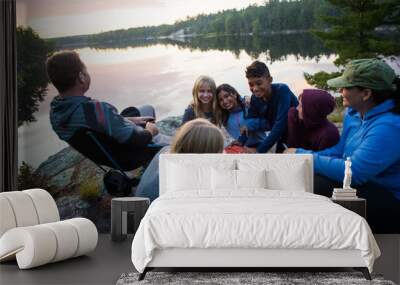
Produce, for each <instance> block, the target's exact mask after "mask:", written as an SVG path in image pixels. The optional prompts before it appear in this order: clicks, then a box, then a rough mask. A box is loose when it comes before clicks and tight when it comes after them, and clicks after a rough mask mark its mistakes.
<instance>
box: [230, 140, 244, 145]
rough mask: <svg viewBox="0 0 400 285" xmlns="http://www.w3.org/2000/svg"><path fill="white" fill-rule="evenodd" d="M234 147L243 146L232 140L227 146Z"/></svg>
mask: <svg viewBox="0 0 400 285" xmlns="http://www.w3.org/2000/svg"><path fill="white" fill-rule="evenodd" d="M234 145H237V146H243V144H242V143H241V142H240V141H237V140H234V141H232V142H231V143H230V144H229V146H234Z"/></svg>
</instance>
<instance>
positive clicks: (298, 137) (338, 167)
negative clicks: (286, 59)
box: [46, 51, 400, 233]
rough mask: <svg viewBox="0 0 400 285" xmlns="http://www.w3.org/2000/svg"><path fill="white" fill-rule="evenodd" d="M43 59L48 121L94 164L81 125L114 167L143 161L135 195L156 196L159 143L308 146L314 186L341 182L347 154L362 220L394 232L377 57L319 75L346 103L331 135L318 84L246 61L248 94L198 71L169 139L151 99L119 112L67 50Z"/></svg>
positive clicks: (399, 135) (385, 107) (399, 84)
mask: <svg viewBox="0 0 400 285" xmlns="http://www.w3.org/2000/svg"><path fill="white" fill-rule="evenodd" d="M46 67H47V72H48V75H49V78H50V80H51V82H52V83H53V85H54V86H55V87H56V88H57V90H58V91H59V93H60V94H59V95H58V96H56V97H55V98H54V99H53V101H52V103H51V110H50V121H51V124H52V127H53V129H54V131H55V132H56V133H57V135H58V136H59V137H60V139H62V140H65V141H67V142H68V143H70V144H71V145H72V146H74V147H75V148H76V149H77V150H78V151H80V152H82V153H83V154H84V155H86V156H88V157H89V158H90V159H92V160H93V161H95V162H97V163H99V164H105V165H109V166H111V167H113V166H114V165H110V163H109V162H108V160H107V157H106V158H103V159H100V158H99V157H96V154H95V153H94V152H91V150H92V149H94V147H93V145H92V146H90V144H89V145H87V146H84V147H82V144H80V142H84V141H85V135H82V134H83V133H82V130H85V131H87V130H90V131H91V132H94V133H95V134H97V135H98V136H99V137H100V138H101V137H102V136H103V137H105V139H104V140H103V141H102V144H103V146H104V147H105V148H106V149H107V150H108V151H109V152H110V156H111V157H112V158H113V159H114V160H116V161H117V162H118V164H119V165H121V168H122V169H123V170H132V169H134V168H137V167H138V166H141V165H145V166H146V170H145V172H144V174H143V175H142V178H141V181H140V183H139V185H138V187H137V189H136V193H135V195H137V196H144V197H149V198H150V199H151V200H153V199H155V198H157V197H158V186H159V185H158V159H159V155H160V153H164V152H171V153H222V152H224V151H225V152H228V153H229V152H231V153H232V152H233V153H236V152H237V153H267V152H277V153H281V152H285V153H310V154H312V155H313V157H314V173H315V179H314V193H316V194H321V195H325V196H328V197H330V196H331V195H332V189H333V188H334V187H341V182H342V181H343V177H344V169H345V160H346V159H347V158H348V157H350V158H351V161H352V172H353V180H352V187H354V188H356V189H357V190H358V196H360V197H362V198H366V199H367V202H368V203H367V205H368V206H367V217H368V221H369V223H370V225H371V228H372V230H373V231H374V232H378V233H399V232H400V220H399V219H398V218H396V217H400V148H399V147H398V146H397V142H398V141H400V79H399V78H398V77H397V76H396V74H395V72H394V71H393V69H392V68H391V67H390V66H388V65H387V64H386V63H385V62H383V61H382V60H379V59H360V60H354V61H351V62H350V63H349V64H348V65H347V66H346V69H345V70H344V72H343V74H342V76H340V77H338V78H335V79H331V80H329V81H328V82H327V83H328V85H330V86H332V87H334V88H338V89H339V90H340V92H341V94H342V97H343V105H344V106H345V107H348V108H347V110H346V113H345V117H344V122H343V131H342V135H341V136H340V135H339V131H338V129H337V128H336V126H335V125H334V124H332V123H331V122H329V121H328V119H327V116H328V115H329V114H330V113H331V112H332V111H333V109H334V107H335V100H334V98H333V97H332V96H331V95H330V94H329V93H328V92H326V91H324V90H319V89H305V90H303V92H302V93H301V94H300V95H299V96H298V97H296V96H295V95H294V94H293V92H292V91H291V90H290V89H289V87H288V86H287V85H285V84H280V83H272V77H271V75H270V72H269V70H268V68H267V66H266V65H265V64H264V63H262V62H260V61H255V62H253V63H252V64H251V65H249V66H248V67H247V69H246V78H247V81H248V85H249V88H250V91H251V97H242V96H241V95H240V94H239V93H238V92H237V91H236V90H235V88H234V87H232V86H231V85H229V84H222V85H219V86H218V87H217V86H216V84H215V82H214V80H213V79H212V78H210V77H208V76H201V77H199V78H198V79H197V80H196V82H195V84H194V87H193V92H192V95H193V99H192V102H191V103H190V104H189V106H188V107H187V109H186V110H185V112H184V115H183V120H182V126H181V127H180V128H179V129H178V130H177V132H176V134H175V136H174V138H173V139H172V142H170V141H169V140H168V139H166V138H165V137H163V136H162V135H161V134H158V129H157V127H156V125H155V119H156V116H155V111H154V108H152V107H151V106H144V107H141V108H135V107H129V108H127V109H125V110H124V111H123V112H122V113H121V114H119V113H118V112H117V109H116V108H115V107H114V106H112V105H111V104H108V103H105V102H99V101H96V100H93V99H91V98H89V97H87V96H85V93H86V92H87V91H88V89H89V86H90V75H89V73H88V71H87V69H86V66H85V64H84V63H83V62H82V61H81V59H80V58H79V55H78V54H77V53H76V52H74V51H62V52H58V53H55V54H54V55H52V56H51V57H50V58H49V59H48V60H47V63H46ZM224 132H225V135H224ZM227 134H228V135H227ZM227 136H229V137H231V139H230V140H229V141H228V142H227V140H226V137H227ZM107 138H108V139H107Z"/></svg>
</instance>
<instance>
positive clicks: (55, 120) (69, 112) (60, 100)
mask: <svg viewBox="0 0 400 285" xmlns="http://www.w3.org/2000/svg"><path fill="white" fill-rule="evenodd" d="M50 123H51V125H52V127H53V130H54V131H55V132H56V133H57V135H58V137H59V138H60V139H62V140H64V141H67V142H68V140H69V139H70V138H71V137H72V136H73V135H74V134H75V132H76V131H78V130H79V129H80V128H88V129H91V130H95V131H98V132H102V133H104V134H107V135H109V136H111V137H113V138H114V139H115V140H117V141H118V142H119V143H121V144H125V143H129V144H133V145H136V146H138V147H144V146H146V145H147V144H149V143H151V140H152V135H151V133H150V132H149V131H147V130H145V129H143V128H142V127H140V126H138V125H136V124H134V123H133V122H131V121H129V120H128V119H126V118H124V117H123V116H121V115H120V114H118V112H117V109H116V108H115V107H114V106H112V105H111V104H108V103H104V102H99V101H96V100H92V99H91V98H90V97H86V96H66V97H61V96H57V97H55V98H54V99H53V101H52V102H51V104H50Z"/></svg>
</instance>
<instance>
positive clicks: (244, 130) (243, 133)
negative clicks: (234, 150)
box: [240, 126, 249, 137]
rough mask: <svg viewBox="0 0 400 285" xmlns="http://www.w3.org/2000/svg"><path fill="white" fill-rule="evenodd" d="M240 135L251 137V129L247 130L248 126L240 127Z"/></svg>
mask: <svg viewBox="0 0 400 285" xmlns="http://www.w3.org/2000/svg"><path fill="white" fill-rule="evenodd" d="M240 134H241V135H245V136H246V137H248V136H249V129H248V128H247V126H241V127H240Z"/></svg>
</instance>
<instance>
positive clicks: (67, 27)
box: [17, 0, 265, 38]
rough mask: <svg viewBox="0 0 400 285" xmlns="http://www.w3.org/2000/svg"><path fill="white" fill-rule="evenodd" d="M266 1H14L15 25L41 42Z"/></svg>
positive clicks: (167, 21)
mask: <svg viewBox="0 0 400 285" xmlns="http://www.w3.org/2000/svg"><path fill="white" fill-rule="evenodd" d="M264 2H265V0H229V1H225V0H114V1H110V0H85V1H82V0H17V24H18V25H25V26H26V25H29V26H31V27H32V28H33V29H34V30H36V31H37V32H38V33H39V35H40V36H41V37H43V38H52V37H61V36H70V35H82V34H92V33H98V32H102V31H110V30H115V29H121V28H122V29H125V28H130V27H140V26H149V25H159V24H173V23H174V22H175V21H177V20H183V19H185V18H186V17H187V16H195V15H198V14H201V13H213V12H217V11H222V10H226V9H232V8H236V9H241V8H244V7H247V6H249V5H251V4H262V3H264Z"/></svg>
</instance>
